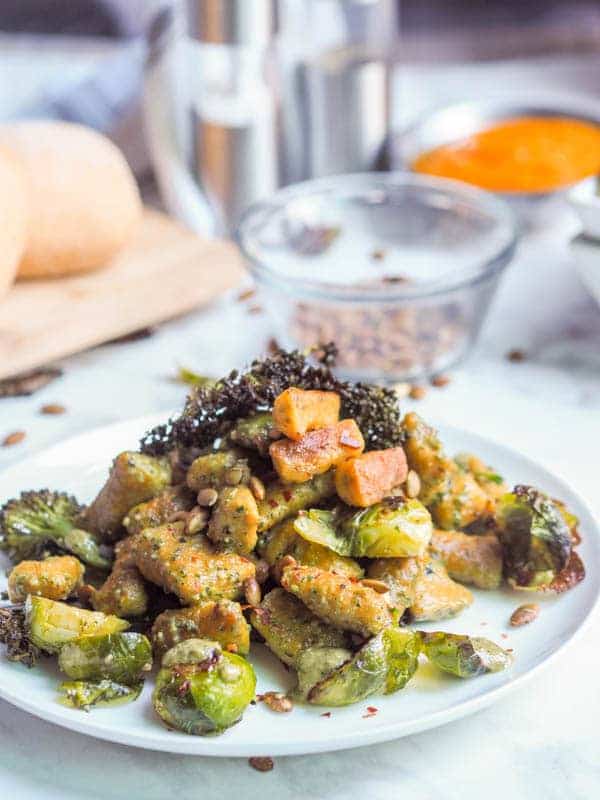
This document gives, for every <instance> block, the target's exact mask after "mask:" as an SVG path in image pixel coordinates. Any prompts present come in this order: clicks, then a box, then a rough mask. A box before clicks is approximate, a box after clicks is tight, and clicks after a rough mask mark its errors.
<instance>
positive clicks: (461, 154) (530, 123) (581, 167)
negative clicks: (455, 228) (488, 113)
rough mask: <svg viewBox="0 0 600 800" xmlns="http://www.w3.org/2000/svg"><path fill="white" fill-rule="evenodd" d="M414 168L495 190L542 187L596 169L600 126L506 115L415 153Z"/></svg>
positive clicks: (575, 178)
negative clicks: (465, 135) (466, 134)
mask: <svg viewBox="0 0 600 800" xmlns="http://www.w3.org/2000/svg"><path fill="white" fill-rule="evenodd" d="M413 169H414V170H415V171H416V172H423V173H426V174H428V175H438V176H440V177H442V178H455V179H456V180H460V181H466V182H467V183H473V184H475V185H476V186H481V187H482V188H484V189H491V190H493V191H499V192H548V191H552V190H554V189H558V188H559V187H563V186H568V185H569V184H572V183H576V182H577V181H580V180H583V178H587V177H589V176H590V175H595V174H597V173H598V172H600V126H598V125H593V124H592V123H589V122H583V121H581V120H578V119H572V118H570V117H522V118H520V119H512V120H506V121H504V122H500V123H498V124H497V125H493V126H492V127H490V128H487V129H485V130H482V131H480V132H479V133H476V134H474V135H473V136H469V137H468V138H467V139H462V140H460V141H457V142H452V143H451V144H446V145H442V146H441V147H436V148H435V149H433V150H429V151H427V152H425V153H423V154H422V155H420V156H419V157H418V158H417V159H416V161H415V162H414V163H413Z"/></svg>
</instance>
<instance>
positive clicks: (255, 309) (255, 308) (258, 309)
mask: <svg viewBox="0 0 600 800" xmlns="http://www.w3.org/2000/svg"><path fill="white" fill-rule="evenodd" d="M248 313H249V314H262V313H263V307H262V306H259V305H255V306H249V307H248Z"/></svg>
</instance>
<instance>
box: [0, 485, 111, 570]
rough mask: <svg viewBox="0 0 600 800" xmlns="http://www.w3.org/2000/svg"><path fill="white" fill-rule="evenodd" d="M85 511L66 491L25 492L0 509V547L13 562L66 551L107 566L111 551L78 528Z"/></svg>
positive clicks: (98, 564)
mask: <svg viewBox="0 0 600 800" xmlns="http://www.w3.org/2000/svg"><path fill="white" fill-rule="evenodd" d="M82 512H83V507H82V506H80V505H79V503H78V502H77V500H76V499H75V498H74V497H72V496H71V495H68V494H66V493H65V492H52V491H50V490H49V489H41V490H39V491H29V492H23V493H22V494H21V496H20V497H19V498H16V499H13V500H9V501H8V502H7V503H5V505H4V506H3V507H2V509H0V547H1V548H2V549H3V550H7V551H8V554H9V556H10V558H11V560H12V561H13V562H14V563H19V562H20V561H23V560H24V559H28V558H34V559H35V558H43V557H44V556H45V555H49V554H53V553H56V552H67V553H73V555H75V556H77V557H78V558H79V559H81V561H83V562H84V563H85V564H89V565H90V566H92V567H99V568H100V569H108V568H109V567H110V565H111V559H110V558H109V557H108V554H109V553H110V551H105V550H104V549H103V548H101V546H100V545H99V544H98V542H97V540H96V538H95V537H94V536H93V534H91V533H89V532H88V531H84V530H82V529H81V528H79V527H77V526H78V523H79V520H80V518H81V514H82Z"/></svg>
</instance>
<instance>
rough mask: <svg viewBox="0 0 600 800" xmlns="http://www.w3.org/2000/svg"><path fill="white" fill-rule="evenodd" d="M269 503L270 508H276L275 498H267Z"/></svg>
mask: <svg viewBox="0 0 600 800" xmlns="http://www.w3.org/2000/svg"><path fill="white" fill-rule="evenodd" d="M269 505H270V506H271V508H277V506H278V505H279V503H277V502H276V501H275V500H269Z"/></svg>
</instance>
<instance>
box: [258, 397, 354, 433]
mask: <svg viewBox="0 0 600 800" xmlns="http://www.w3.org/2000/svg"><path fill="white" fill-rule="evenodd" d="M339 418H340V396H339V394H336V393H335V392H318V391H316V390H312V389H311V390H305V389H295V388H294V387H293V386H291V387H290V388H289V389H286V390H285V392H282V393H281V394H280V395H279V396H278V397H277V398H276V400H275V404H274V405H273V420H274V422H275V427H276V428H277V430H279V431H281V433H283V435H284V436H287V437H288V439H294V440H296V441H297V440H298V439H300V438H301V437H302V436H304V434H305V433H307V432H308V431H314V430H318V429H319V428H331V427H333V426H334V425H335V424H336V423H337V421H338V420H339Z"/></svg>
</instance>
